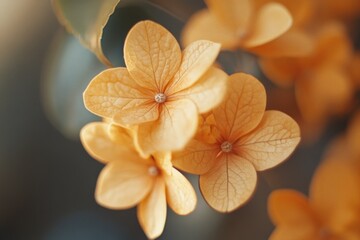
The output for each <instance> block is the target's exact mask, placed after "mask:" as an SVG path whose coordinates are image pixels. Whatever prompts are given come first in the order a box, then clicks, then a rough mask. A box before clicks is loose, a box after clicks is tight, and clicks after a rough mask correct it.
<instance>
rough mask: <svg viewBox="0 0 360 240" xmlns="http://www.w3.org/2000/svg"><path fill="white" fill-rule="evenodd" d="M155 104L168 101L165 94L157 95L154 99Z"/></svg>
mask: <svg viewBox="0 0 360 240" xmlns="http://www.w3.org/2000/svg"><path fill="white" fill-rule="evenodd" d="M154 99H155V102H157V103H163V102H165V101H166V95H165V94H163V93H157V94H156V95H155V97H154Z"/></svg>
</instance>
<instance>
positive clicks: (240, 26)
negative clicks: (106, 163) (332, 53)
mask: <svg viewBox="0 0 360 240" xmlns="http://www.w3.org/2000/svg"><path fill="white" fill-rule="evenodd" d="M205 2H206V4H207V6H208V8H209V9H208V10H207V9H206V10H202V11H200V12H198V13H196V14H195V15H194V16H193V17H191V18H190V20H189V21H188V23H187V25H186V26H185V28H184V30H183V33H182V38H183V43H184V45H188V44H189V43H191V42H192V41H194V40H198V39H208V40H210V41H215V42H220V43H221V44H222V48H223V49H224V50H234V49H237V48H242V49H244V50H246V51H250V52H252V53H255V54H257V55H260V56H267V57H275V56H276V57H279V56H284V55H285V56H298V55H304V54H308V53H309V51H311V48H312V46H311V42H310V41H309V39H308V36H307V35H306V34H305V33H303V32H302V31H300V30H298V26H301V25H302V24H303V23H304V22H305V21H307V19H308V18H309V17H308V16H309V15H310V12H311V9H312V3H311V1H309V0H303V1H286V0H283V1H280V2H273V1H270V0H240V1H234V0H226V1H217V0H207V1H205ZM285 7H289V10H290V11H291V14H294V16H295V17H296V19H294V20H295V22H294V23H295V24H296V28H292V29H291V31H289V32H288V30H289V29H290V28H291V26H292V24H293V19H292V16H291V14H290V12H289V10H287V9H286V8H285ZM207 26H211V28H208V27H207Z"/></svg>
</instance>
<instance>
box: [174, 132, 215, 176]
mask: <svg viewBox="0 0 360 240" xmlns="http://www.w3.org/2000/svg"><path fill="white" fill-rule="evenodd" d="M219 152H220V148H219V146H218V145H217V144H207V143H204V142H201V141H198V140H196V139H192V140H191V141H190V142H189V143H188V144H187V145H186V147H185V149H184V150H182V151H180V152H174V154H173V160H172V162H173V164H174V166H175V167H177V168H179V169H181V170H183V171H185V172H188V173H192V174H198V175H201V174H205V173H206V172H208V171H209V170H210V169H211V168H212V167H213V166H214V164H215V162H216V161H217V159H216V156H217V154H218V153H219Z"/></svg>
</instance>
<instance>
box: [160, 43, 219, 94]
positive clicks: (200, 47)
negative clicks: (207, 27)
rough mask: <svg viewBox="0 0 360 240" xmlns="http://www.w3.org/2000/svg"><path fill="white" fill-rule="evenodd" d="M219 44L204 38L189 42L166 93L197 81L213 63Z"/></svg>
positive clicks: (182, 88)
mask: <svg viewBox="0 0 360 240" xmlns="http://www.w3.org/2000/svg"><path fill="white" fill-rule="evenodd" d="M220 47H221V46H220V44H218V43H213V42H210V41H206V40H199V41H196V42H193V43H191V44H190V45H189V46H187V47H186V48H185V50H184V51H183V53H182V61H181V65H180V68H179V71H178V72H177V73H176V74H175V76H174V79H173V80H172V82H171V83H170V86H169V87H168V88H167V89H166V93H167V94H169V95H170V94H172V93H175V92H178V91H181V90H184V89H186V88H188V87H190V86H192V85H193V84H194V83H195V82H197V81H199V79H200V77H201V76H202V75H203V74H204V73H205V72H207V71H208V70H209V68H210V66H211V65H213V63H214V61H215V59H216V58H217V56H218V54H219V51H220Z"/></svg>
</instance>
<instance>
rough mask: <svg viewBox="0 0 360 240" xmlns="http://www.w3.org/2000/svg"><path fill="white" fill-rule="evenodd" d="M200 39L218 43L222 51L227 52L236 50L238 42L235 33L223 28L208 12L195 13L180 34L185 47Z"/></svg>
mask: <svg viewBox="0 0 360 240" xmlns="http://www.w3.org/2000/svg"><path fill="white" fill-rule="evenodd" d="M209 26H211V27H209ZM202 39H205V40H210V41H212V42H217V43H220V44H221V48H222V49H228V50H233V49H236V48H237V47H238V46H239V42H240V39H239V37H238V36H236V33H235V32H234V31H232V29H230V28H226V27H224V25H223V24H222V23H221V22H220V21H219V20H218V19H216V18H215V17H214V16H213V15H212V14H211V13H210V12H209V11H208V10H202V11H199V12H197V13H195V14H194V15H193V16H192V17H191V18H190V20H189V21H188V22H187V24H186V25H185V27H184V29H183V32H182V43H183V44H184V45H185V46H188V45H189V44H190V43H192V42H194V41H197V40H202Z"/></svg>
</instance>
